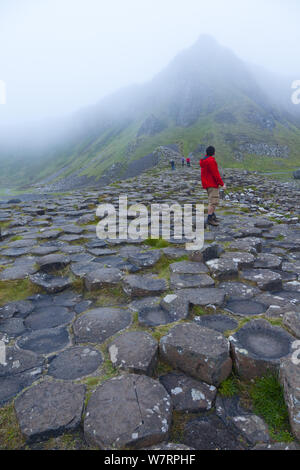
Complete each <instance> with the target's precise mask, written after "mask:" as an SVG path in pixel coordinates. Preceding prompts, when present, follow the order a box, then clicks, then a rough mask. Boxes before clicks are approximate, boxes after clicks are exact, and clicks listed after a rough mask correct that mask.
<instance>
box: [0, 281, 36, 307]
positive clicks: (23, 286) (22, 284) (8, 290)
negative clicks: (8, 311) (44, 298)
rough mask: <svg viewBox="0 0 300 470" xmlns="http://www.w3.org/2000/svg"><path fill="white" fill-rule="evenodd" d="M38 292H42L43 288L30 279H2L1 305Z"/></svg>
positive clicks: (0, 285) (0, 287)
mask: <svg viewBox="0 0 300 470" xmlns="http://www.w3.org/2000/svg"><path fill="white" fill-rule="evenodd" d="M38 292H41V289H40V288H39V287H37V286H35V285H34V284H32V282H30V280H29V279H21V280H17V281H0V306H1V305H4V304H6V303H7V302H12V301H13V300H24V299H26V298H27V297H29V296H31V295H33V294H37V293H38Z"/></svg>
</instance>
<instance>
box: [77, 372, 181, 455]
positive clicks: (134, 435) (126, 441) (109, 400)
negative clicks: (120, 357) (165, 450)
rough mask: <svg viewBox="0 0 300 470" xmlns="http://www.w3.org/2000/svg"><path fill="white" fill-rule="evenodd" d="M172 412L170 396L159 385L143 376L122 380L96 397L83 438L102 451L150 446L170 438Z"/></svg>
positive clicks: (110, 382)
mask: <svg viewBox="0 0 300 470" xmlns="http://www.w3.org/2000/svg"><path fill="white" fill-rule="evenodd" d="M171 412H172V405H171V402H170V396H169V395H168V393H167V391H166V390H165V388H164V387H163V386H162V385H161V384H160V383H159V382H157V381H155V380H153V379H151V378H150V377H147V376H144V375H143V376H140V375H135V374H129V375H126V376H120V377H117V378H114V379H111V380H108V381H106V382H105V383H104V384H103V385H101V386H100V387H98V388H97V389H96V390H95V392H94V393H93V395H92V397H91V399H90V401H89V403H88V406H87V412H86V417H85V420H84V435H85V438H86V440H87V441H88V442H89V443H90V444H92V445H93V446H96V447H99V448H101V449H111V448H112V447H113V448H116V449H120V448H124V447H133V448H141V447H146V446H151V445H154V444H157V443H158V442H161V441H163V440H164V439H165V438H166V437H167V435H168V431H169V427H170V423H171Z"/></svg>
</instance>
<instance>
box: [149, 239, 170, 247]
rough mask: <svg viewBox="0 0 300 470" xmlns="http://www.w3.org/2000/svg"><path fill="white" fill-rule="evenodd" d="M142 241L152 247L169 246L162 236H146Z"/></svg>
mask: <svg viewBox="0 0 300 470" xmlns="http://www.w3.org/2000/svg"><path fill="white" fill-rule="evenodd" d="M143 243H144V245H148V246H151V247H152V248H166V247H168V246H170V243H168V242H167V241H166V240H163V239H162V238H148V239H147V240H145V241H144V242H143Z"/></svg>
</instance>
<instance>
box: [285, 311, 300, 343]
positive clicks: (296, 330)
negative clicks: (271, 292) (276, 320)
mask: <svg viewBox="0 0 300 470" xmlns="http://www.w3.org/2000/svg"><path fill="white" fill-rule="evenodd" d="M283 324H284V325H285V326H286V327H287V328H288V329H289V330H290V332H291V333H292V334H293V336H295V337H296V338H299V339H300V310H299V311H298V312H286V313H285V314H284V317H283Z"/></svg>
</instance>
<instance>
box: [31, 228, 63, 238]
mask: <svg viewBox="0 0 300 470" xmlns="http://www.w3.org/2000/svg"><path fill="white" fill-rule="evenodd" d="M60 235H61V232H60V231H59V230H44V231H43V232H40V233H37V234H36V238H40V239H42V240H44V239H49V240H54V239H55V238H58V237H59V236H60Z"/></svg>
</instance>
